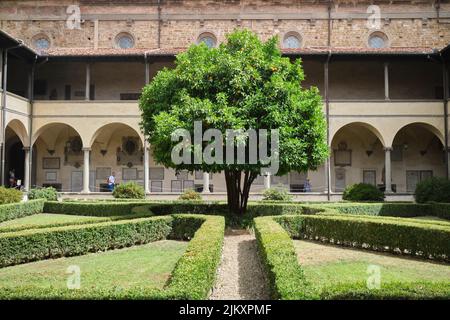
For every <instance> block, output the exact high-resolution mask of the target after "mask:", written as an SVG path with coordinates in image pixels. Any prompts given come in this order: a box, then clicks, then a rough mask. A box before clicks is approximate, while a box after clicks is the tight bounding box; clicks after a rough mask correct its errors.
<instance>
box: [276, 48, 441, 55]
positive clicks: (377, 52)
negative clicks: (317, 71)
mask: <svg viewBox="0 0 450 320" xmlns="http://www.w3.org/2000/svg"><path fill="white" fill-rule="evenodd" d="M282 51H283V53H284V54H288V55H297V54H299V55H301V54H327V53H328V52H329V51H330V52H331V53H332V54H368V55H383V54H389V55H392V54H394V55H395V54H399V55H404V54H433V53H436V52H437V50H434V49H433V48H421V47H390V48H381V49H372V48H363V47H332V48H330V49H329V48H328V47H307V48H300V49H283V50H282Z"/></svg>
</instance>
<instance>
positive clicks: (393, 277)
mask: <svg viewBox="0 0 450 320" xmlns="http://www.w3.org/2000/svg"><path fill="white" fill-rule="evenodd" d="M294 246H295V248H296V251H297V256H298V260H299V263H300V265H301V266H302V268H303V270H304V272H305V277H306V279H308V280H309V281H310V282H311V283H312V284H313V285H315V286H318V287H323V286H325V285H333V284H338V283H353V282H358V281H359V282H361V281H364V282H365V281H367V279H368V277H369V276H370V275H371V274H370V273H368V268H369V266H370V265H375V266H378V267H379V270H380V276H381V278H380V279H381V286H383V283H386V282H391V281H401V282H413V281H448V282H450V265H448V264H440V263H435V262H431V261H420V260H416V259H412V258H405V257H397V256H393V255H387V254H380V253H373V252H370V251H365V250H357V249H350V248H344V247H338V246H333V245H324V244H319V243H314V242H310V241H302V240H294Z"/></svg>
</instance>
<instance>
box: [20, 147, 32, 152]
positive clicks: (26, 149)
mask: <svg viewBox="0 0 450 320" xmlns="http://www.w3.org/2000/svg"><path fill="white" fill-rule="evenodd" d="M30 149H31V148H30V147H23V148H22V150H23V151H25V152H27V151H30Z"/></svg>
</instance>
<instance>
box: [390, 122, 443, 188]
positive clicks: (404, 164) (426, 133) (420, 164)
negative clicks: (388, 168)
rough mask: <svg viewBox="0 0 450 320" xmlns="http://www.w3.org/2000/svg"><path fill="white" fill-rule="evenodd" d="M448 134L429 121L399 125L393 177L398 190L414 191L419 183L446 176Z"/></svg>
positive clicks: (394, 147) (395, 142)
mask: <svg viewBox="0 0 450 320" xmlns="http://www.w3.org/2000/svg"><path fill="white" fill-rule="evenodd" d="M443 141H444V137H443V134H442V132H440V131H439V129H437V128H436V127H434V126H431V125H430V124H426V123H410V124H408V125H406V126H403V127H402V128H401V129H399V130H398V131H397V133H396V135H395V137H394V140H393V144H392V154H391V163H392V181H393V183H394V184H396V185H397V186H398V187H397V189H398V192H401V193H414V191H415V188H416V185H417V183H419V182H420V181H422V180H425V179H427V178H430V177H433V176H438V177H445V176H446V167H445V152H444V144H443Z"/></svg>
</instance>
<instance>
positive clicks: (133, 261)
mask: <svg viewBox="0 0 450 320" xmlns="http://www.w3.org/2000/svg"><path fill="white" fill-rule="evenodd" d="M187 245H188V243H187V242H182V241H172V240H163V241H157V242H153V243H150V244H146V245H141V246H134V247H130V248H125V249H120V250H113V251H108V252H102V253H93V254H88V255H84V256H78V257H70V258H60V259H55V260H44V261H38V262H33V263H28V264H23V265H18V266H12V267H7V268H3V269H0V290H1V289H2V287H3V288H5V287H17V286H33V287H34V286H37V287H41V288H49V287H52V288H66V287H67V279H68V277H69V275H70V274H67V273H66V271H67V268H68V267H69V266H73V265H75V266H79V267H80V271H81V289H83V288H95V289H106V288H130V287H133V286H142V287H149V288H162V287H163V286H164V284H165V283H166V281H167V280H168V278H169V276H170V274H171V272H172V270H173V268H174V267H175V264H176V262H177V261H178V260H179V258H180V257H181V256H182V255H183V253H184V251H185V250H186V247H187Z"/></svg>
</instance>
